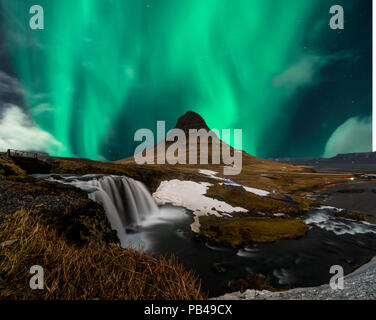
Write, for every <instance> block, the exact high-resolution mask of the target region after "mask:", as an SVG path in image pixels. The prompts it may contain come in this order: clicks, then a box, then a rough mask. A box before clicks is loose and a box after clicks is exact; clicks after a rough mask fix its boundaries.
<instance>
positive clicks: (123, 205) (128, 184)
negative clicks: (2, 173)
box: [34, 174, 159, 247]
mask: <svg viewBox="0 0 376 320" xmlns="http://www.w3.org/2000/svg"><path fill="white" fill-rule="evenodd" d="M34 177H36V178H39V179H46V180H49V181H55V182H60V183H64V184H70V185H74V186H76V187H78V188H80V189H82V190H84V191H86V192H88V197H89V199H91V200H93V201H96V202H98V203H100V204H102V205H103V208H104V210H105V212H106V215H107V218H108V220H109V222H110V224H111V227H112V229H113V230H116V231H117V235H118V238H119V240H120V243H121V246H122V247H126V246H127V245H128V244H129V243H130V242H129V238H131V237H130V233H131V232H132V231H134V230H135V229H136V228H137V226H138V225H139V224H140V223H142V222H143V221H145V220H146V219H147V218H148V217H151V216H152V215H156V214H158V213H159V208H158V206H157V205H156V203H155V201H154V199H153V197H152V196H151V194H150V192H149V191H148V190H147V188H146V187H145V185H144V184H143V183H142V182H140V181H137V180H134V179H132V178H128V177H124V176H113V175H108V176H105V175H85V176H72V175H61V176H60V177H59V179H56V175H50V174H49V175H34Z"/></svg>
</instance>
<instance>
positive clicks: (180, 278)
mask: <svg viewBox="0 0 376 320" xmlns="http://www.w3.org/2000/svg"><path fill="white" fill-rule="evenodd" d="M0 244H1V245H0V299H64V300H71V299H132V300H133V299H135V300H137V299H147V300H150V299H179V300H182V299H204V298H206V296H205V294H203V292H202V291H201V287H200V283H199V281H198V280H197V278H196V277H195V276H194V275H193V274H192V273H191V272H188V271H186V270H185V269H184V268H183V267H182V265H180V264H179V263H178V262H177V261H176V260H175V259H174V258H163V257H162V258H160V259H156V258H153V257H151V256H149V255H147V254H143V253H140V252H137V251H135V250H132V249H122V248H120V247H119V246H118V245H116V244H111V245H108V246H102V247H101V248H93V247H90V246H88V245H86V246H83V247H77V246H74V245H70V244H68V243H67V241H66V240H65V239H64V238H63V237H59V236H58V235H57V232H56V230H55V229H53V228H52V227H50V226H48V225H46V224H45V223H42V222H41V221H40V219H39V218H38V216H36V215H35V214H30V212H29V211H25V210H20V211H17V212H16V213H14V214H11V215H8V216H7V218H6V219H5V221H3V224H2V225H1V231H0ZM33 265H40V266H42V267H43V269H44V290H31V289H30V287H29V281H30V278H31V276H32V275H31V274H30V273H29V270H30V267H31V266H33Z"/></svg>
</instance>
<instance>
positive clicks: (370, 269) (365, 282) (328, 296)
mask: <svg viewBox="0 0 376 320" xmlns="http://www.w3.org/2000/svg"><path fill="white" fill-rule="evenodd" d="M375 299H376V257H375V258H373V259H372V260H371V261H370V262H369V263H367V264H365V265H363V266H362V267H360V268H359V269H357V270H356V271H354V272H353V273H351V274H349V275H347V276H346V277H344V289H342V290H341V289H337V290H333V289H332V288H331V287H330V286H329V285H322V286H318V287H312V288H297V289H292V290H288V291H284V292H270V291H266V290H263V291H257V290H246V291H245V292H234V293H228V294H225V295H223V296H220V297H217V298H214V299H213V300H375Z"/></svg>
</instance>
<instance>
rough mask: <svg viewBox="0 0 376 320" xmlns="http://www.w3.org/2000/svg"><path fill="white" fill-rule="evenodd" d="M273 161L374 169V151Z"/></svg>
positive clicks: (353, 169)
mask: <svg viewBox="0 0 376 320" xmlns="http://www.w3.org/2000/svg"><path fill="white" fill-rule="evenodd" d="M273 160H274V161H278V162H281V163H286V164H291V165H306V166H315V167H319V168H337V169H346V170H350V171H372V172H373V171H376V152H359V153H345V154H337V155H336V156H335V157H332V158H320V157H305V158H276V159H273Z"/></svg>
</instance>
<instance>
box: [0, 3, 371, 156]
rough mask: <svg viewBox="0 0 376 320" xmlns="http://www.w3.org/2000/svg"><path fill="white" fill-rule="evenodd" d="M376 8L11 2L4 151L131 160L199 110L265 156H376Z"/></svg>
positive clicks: (0, 69)
mask: <svg viewBox="0 0 376 320" xmlns="http://www.w3.org/2000/svg"><path fill="white" fill-rule="evenodd" d="M371 3H372V1H371V0H361V1H359V0H333V1H328V0H306V1H302V0H204V1H203V0H154V1H153V0H148V1H146V0H137V1H136V0H64V1H61V0H32V1H28V0H25V1H21V0H0V12H1V15H0V26H1V29H0V150H2V149H7V148H16V149H29V150H44V151H47V152H49V153H50V154H52V155H58V156H78V157H88V158H92V159H99V160H104V159H106V160H117V159H120V158H125V157H128V156H131V155H133V152H134V148H135V146H136V144H135V143H134V142H133V136H134V133H135V131H136V130H138V129H140V128H149V129H152V130H153V131H155V130H156V121H157V120H165V121H166V127H167V128H172V127H174V125H175V124H176V121H177V118H178V117H180V116H181V115H183V114H184V113H185V112H186V111H188V110H192V111H195V112H198V113H199V114H200V115H201V116H202V117H203V118H204V119H205V120H206V122H207V124H208V126H209V127H211V128H216V129H227V128H228V129H238V128H239V129H243V149H244V150H245V151H247V152H248V153H250V154H252V155H255V156H259V157H263V158H271V157H302V156H326V157H329V156H334V155H335V154H337V153H342V152H362V151H371V148H372V141H371V140H372V134H371V132H372V123H371V116H372V8H371V6H372V5H371ZM35 4H38V5H41V6H43V8H44V15H45V23H44V24H45V29H44V30H32V29H31V28H30V27H29V19H30V17H31V15H30V14H29V8H30V7H31V6H32V5H35ZM335 4H338V5H342V6H343V8H344V12H345V29H344V30H332V29H330V27H329V20H330V18H331V14H329V8H330V7H331V6H332V5H335Z"/></svg>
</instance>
